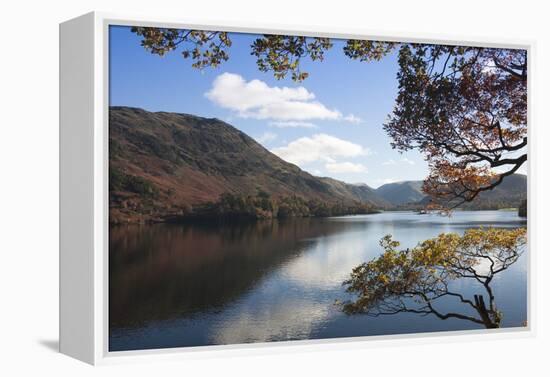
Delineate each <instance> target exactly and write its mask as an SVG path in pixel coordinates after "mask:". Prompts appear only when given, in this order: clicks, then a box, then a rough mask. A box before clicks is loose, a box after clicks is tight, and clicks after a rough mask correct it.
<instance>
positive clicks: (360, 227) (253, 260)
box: [109, 211, 526, 350]
mask: <svg viewBox="0 0 550 377" xmlns="http://www.w3.org/2000/svg"><path fill="white" fill-rule="evenodd" d="M479 225H495V226H503V227H515V226H522V225H524V222H522V221H521V220H520V219H519V218H518V217H517V216H515V214H514V213H510V212H496V211H493V212H491V211H488V212H463V213H461V212H457V213H456V215H455V216H453V217H452V218H450V219H449V218H446V217H440V216H436V215H425V216H420V215H415V214H412V213H384V214H380V215H368V216H353V217H343V218H331V219H296V220H292V221H285V222H278V221H266V222H257V223H249V224H239V225H235V224H233V225H228V224H226V225H216V226H212V225H211V226H207V225H193V226H190V225H165V224H159V225H152V226H128V227H113V228H111V229H110V269H109V278H110V283H109V285H110V290H109V296H110V313H109V322H110V349H111V350H126V349H141V348H160V347H177V346H195V345H206V344H229V343H244V342H257V341H274V340H290V339H313V338H326V337H340V336H357V335H371V334H390V333H403V332H420V331H443V330H455V329H467V328H477V327H475V324H470V323H460V322H459V321H438V320H437V319H435V318H417V317H414V318H413V317H408V316H406V315H403V316H401V315H399V316H394V317H392V318H376V319H373V318H366V317H363V316H358V317H349V316H346V315H344V314H342V313H341V312H340V311H339V309H338V308H337V307H335V306H334V305H333V303H334V300H335V299H345V298H346V294H345V292H344V291H343V288H342V286H341V284H342V281H343V280H344V279H345V278H347V275H348V274H349V272H350V271H351V268H353V267H354V266H355V265H357V264H359V263H361V262H363V261H365V260H368V259H371V258H373V257H375V256H376V255H378V253H379V252H380V248H379V247H378V241H379V239H380V238H381V237H382V236H383V235H385V234H388V233H391V234H394V238H395V239H399V240H400V241H402V244H403V246H405V247H409V246H414V245H415V244H416V243H417V242H419V241H421V240H424V239H426V238H429V237H432V236H434V235H436V234H438V233H440V232H443V231H456V232H462V231H463V230H464V229H466V228H467V227H472V226H479ZM522 258H523V259H522V260H520V262H521V263H518V265H517V266H514V268H513V269H511V270H509V271H506V273H505V274H503V276H500V277H499V278H500V279H499V280H498V281H496V282H495V284H496V285H495V290H496V292H497V300H498V301H497V304H498V305H499V307H500V308H501V310H502V311H503V312H504V316H505V317H504V322H503V324H504V325H505V326H517V325H519V324H520V323H521V322H522V321H523V320H525V317H526V303H525V297H526V294H525V291H526V281H525V266H526V264H525V260H526V257H525V256H524V257H522ZM458 284H464V283H463V282H460V283H458ZM460 289H461V290H462V291H465V292H467V291H468V289H470V287H469V286H467V285H464V286H461V287H460ZM447 305H448V306H449V307H452V305H453V303H451V302H450V303H448V304H447Z"/></svg>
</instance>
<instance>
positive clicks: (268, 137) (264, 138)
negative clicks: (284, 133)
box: [256, 132, 277, 144]
mask: <svg viewBox="0 0 550 377" xmlns="http://www.w3.org/2000/svg"><path fill="white" fill-rule="evenodd" d="M275 139H277V135H276V134H274V133H273V132H264V133H263V134H262V135H261V136H258V137H257V138H256V141H257V142H258V143H260V144H264V143H269V142H271V141H273V140H275Z"/></svg>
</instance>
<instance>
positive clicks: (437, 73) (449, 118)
mask: <svg viewBox="0 0 550 377" xmlns="http://www.w3.org/2000/svg"><path fill="white" fill-rule="evenodd" d="M132 32H134V33H135V34H137V35H138V36H140V37H141V38H142V40H141V45H142V46H143V47H144V48H145V49H147V50H148V51H150V52H151V53H153V54H158V55H161V56H162V55H164V54H166V53H168V52H170V51H174V50H178V49H180V50H181V54H182V56H183V57H184V58H190V59H192V61H193V63H192V65H193V67H195V68H198V69H204V68H206V67H217V66H219V65H220V64H222V63H223V62H224V61H227V60H228V59H229V49H230V47H231V46H232V41H231V36H230V34H229V33H227V32H221V31H200V30H183V29H164V28H150V27H133V28H132ZM332 47H333V43H332V41H331V39H330V38H322V37H305V36H284V35H261V36H258V37H257V38H256V39H255V40H254V41H253V42H252V43H251V46H250V49H251V52H250V54H251V55H252V56H254V57H255V58H256V63H257V66H258V69H259V70H260V71H262V72H273V75H274V76H275V77H276V78H277V79H283V78H285V77H287V75H290V76H291V78H292V80H294V81H296V82H301V81H304V80H306V79H307V78H308V76H309V73H308V72H306V71H304V70H303V69H302V68H301V62H302V60H304V59H309V60H311V61H318V62H320V61H323V60H324V58H325V52H326V51H328V50H329V49H331V48H332ZM343 53H344V54H345V55H346V56H348V57H349V58H350V59H354V60H359V61H362V62H372V61H378V60H381V59H383V58H384V57H385V56H387V55H388V54H392V53H396V54H397V57H398V64H399V69H398V72H397V80H398V85H399V86H398V94H397V98H396V100H395V106H394V109H393V112H392V113H391V114H390V115H389V118H388V120H387V122H386V123H385V124H384V125H383V127H384V130H385V131H386V132H387V134H388V135H389V136H390V137H391V139H392V142H391V145H392V147H393V148H395V149H397V150H399V151H401V152H404V151H407V150H410V149H417V150H419V151H420V152H422V153H423V154H424V156H425V158H426V160H427V162H428V164H429V167H430V173H429V176H428V178H427V179H426V181H425V183H424V191H425V192H426V193H427V194H429V195H430V196H432V198H434V201H433V202H434V204H436V205H438V206H441V207H443V208H447V209H449V208H455V207H457V206H459V205H461V204H463V203H465V202H469V201H472V200H474V199H475V198H476V197H477V196H478V195H479V193H481V192H483V191H487V190H491V189H493V188H494V187H496V186H497V185H499V184H500V183H501V182H502V180H503V179H504V178H505V177H506V176H508V175H511V174H513V173H515V172H516V171H518V169H519V168H520V167H521V166H522V165H523V164H524V163H525V162H526V160H527V153H526V146H527V51H526V50H522V49H500V48H485V47H475V46H451V45H435V44H419V43H401V42H388V41H368V40H356V39H350V40H346V41H345V44H344V47H343Z"/></svg>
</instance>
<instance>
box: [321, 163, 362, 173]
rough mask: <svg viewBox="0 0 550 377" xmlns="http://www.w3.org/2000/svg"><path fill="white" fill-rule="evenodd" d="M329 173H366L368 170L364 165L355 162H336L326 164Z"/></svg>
mask: <svg viewBox="0 0 550 377" xmlns="http://www.w3.org/2000/svg"><path fill="white" fill-rule="evenodd" d="M325 168H326V169H327V171H328V172H329V173H366V172H367V168H366V167H365V166H364V165H363V164H354V163H353V162H334V163H329V164H325Z"/></svg>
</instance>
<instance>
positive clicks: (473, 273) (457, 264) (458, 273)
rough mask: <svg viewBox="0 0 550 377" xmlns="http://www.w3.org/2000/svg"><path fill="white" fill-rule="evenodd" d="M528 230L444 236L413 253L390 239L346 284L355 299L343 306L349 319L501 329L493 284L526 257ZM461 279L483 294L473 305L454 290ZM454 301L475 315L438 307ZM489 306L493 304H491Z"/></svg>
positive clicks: (492, 230) (474, 231) (426, 242)
mask: <svg viewBox="0 0 550 377" xmlns="http://www.w3.org/2000/svg"><path fill="white" fill-rule="evenodd" d="M525 242H526V229H525V228H518V229H513V230H503V229H494V228H489V229H481V228H480V229H471V230H467V231H466V232H465V234H464V235H463V236H459V235H458V234H455V233H449V234H440V235H439V236H438V237H436V238H433V239H430V240H427V241H424V242H422V243H420V244H419V245H418V246H417V247H415V248H413V249H406V250H397V248H398V246H399V242H397V241H394V240H392V238H391V236H389V235H388V236H386V237H384V238H383V239H382V240H381V242H380V244H381V246H382V247H383V248H384V253H383V254H382V255H381V256H379V257H378V258H376V259H373V260H371V261H370V262H368V263H363V264H361V265H359V266H357V267H356V268H355V269H354V270H353V272H352V274H351V277H350V279H349V280H347V281H346V282H344V284H345V285H346V286H347V290H348V292H351V293H354V294H356V295H357V297H356V299H355V300H353V301H349V302H346V303H344V305H343V309H344V311H345V312H346V313H348V314H357V313H363V314H367V315H371V316H381V315H391V314H397V313H403V312H409V313H417V314H421V315H429V314H433V315H435V316H436V317H438V318H440V319H448V318H457V319H463V320H467V321H471V322H475V323H478V324H481V325H484V326H485V327H486V328H498V327H500V321H501V317H502V316H501V313H500V312H499V311H498V310H497V307H496V304H495V296H494V294H493V290H492V288H491V285H490V284H491V281H492V280H493V279H494V277H495V275H497V274H498V273H501V272H502V271H504V270H506V269H507V268H508V267H510V266H511V265H512V264H514V263H515V262H516V261H517V260H518V258H519V257H520V256H521V254H522V253H523V251H524V246H525ZM456 279H473V280H474V281H476V282H478V283H479V284H480V285H481V286H482V289H483V291H484V293H483V294H476V295H474V297H473V300H472V299H470V298H467V297H464V295H462V294H461V293H459V292H454V291H452V290H451V289H452V288H450V283H451V281H453V280H456ZM444 299H455V300H458V301H459V302H460V303H462V304H464V305H466V306H467V307H469V309H470V310H469V311H470V312H472V313H477V315H476V314H462V313H453V312H442V311H441V310H440V309H438V302H442V301H443V300H444ZM486 299H487V300H488V302H487V301H486Z"/></svg>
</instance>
